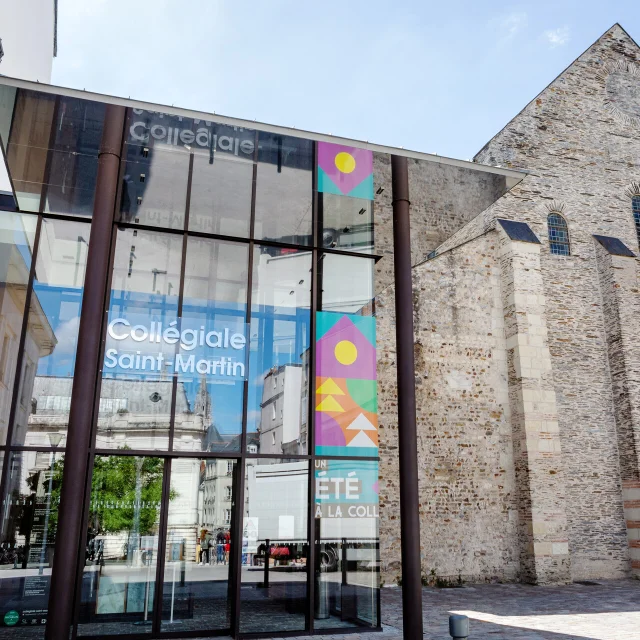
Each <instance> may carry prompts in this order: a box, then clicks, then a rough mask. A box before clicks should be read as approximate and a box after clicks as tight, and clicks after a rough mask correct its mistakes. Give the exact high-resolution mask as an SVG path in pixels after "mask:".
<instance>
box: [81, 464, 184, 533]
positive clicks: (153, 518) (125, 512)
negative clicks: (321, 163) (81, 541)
mask: <svg viewBox="0 0 640 640" xmlns="http://www.w3.org/2000/svg"><path fill="white" fill-rule="evenodd" d="M162 471H163V460H162V459H161V458H149V457H145V458H137V457H133V456H97V457H96V458H95V462H94V467H93V480H92V483H91V507H90V512H89V513H90V514H89V525H90V526H91V527H92V528H93V529H94V531H96V532H97V533H116V532H118V531H133V530H134V527H135V526H136V521H137V522H138V525H137V527H138V533H139V534H140V535H150V534H152V533H155V531H156V530H157V524H158V519H159V513H160V501H161V498H162ZM171 497H173V496H170V498H171Z"/></svg>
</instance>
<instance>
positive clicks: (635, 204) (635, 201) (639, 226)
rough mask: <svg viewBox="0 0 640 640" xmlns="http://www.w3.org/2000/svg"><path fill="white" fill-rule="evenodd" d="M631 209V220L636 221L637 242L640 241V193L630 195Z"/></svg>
mask: <svg viewBox="0 0 640 640" xmlns="http://www.w3.org/2000/svg"><path fill="white" fill-rule="evenodd" d="M631 211H633V220H634V222H635V223H636V233H637V234H638V243H640V195H635V196H631Z"/></svg>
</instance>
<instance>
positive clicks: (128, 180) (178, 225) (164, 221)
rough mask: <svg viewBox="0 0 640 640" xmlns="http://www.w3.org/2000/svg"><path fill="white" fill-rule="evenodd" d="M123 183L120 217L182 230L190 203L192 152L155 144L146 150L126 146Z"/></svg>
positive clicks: (124, 220)
mask: <svg viewBox="0 0 640 640" xmlns="http://www.w3.org/2000/svg"><path fill="white" fill-rule="evenodd" d="M126 157H127V160H126V162H127V164H126V167H125V174H124V177H123V182H122V200H121V203H120V212H121V220H122V221H123V222H132V223H139V224H144V225H150V226H153V227H158V228H166V229H183V228H184V213H185V208H186V205H187V183H188V179H189V154H188V153H186V152H185V151H184V150H182V151H181V150H176V149H172V148H170V147H166V146H164V145H161V144H156V145H154V146H152V147H151V148H149V149H147V150H146V152H145V151H144V150H142V149H141V147H137V146H127V156H126Z"/></svg>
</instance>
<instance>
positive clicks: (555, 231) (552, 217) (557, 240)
mask: <svg viewBox="0 0 640 640" xmlns="http://www.w3.org/2000/svg"><path fill="white" fill-rule="evenodd" d="M547 226H548V227H549V247H550V248H551V253H555V254H556V255H557V256H568V255H571V251H570V249H569V229H568V228H567V222H566V220H565V219H564V218H563V217H562V216H561V215H560V214H559V213H550V214H549V217H548V218H547Z"/></svg>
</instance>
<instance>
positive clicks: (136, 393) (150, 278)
mask: <svg viewBox="0 0 640 640" xmlns="http://www.w3.org/2000/svg"><path fill="white" fill-rule="evenodd" d="M181 259H182V237H180V236H175V235H170V234H163V233H157V232H152V231H137V230H134V229H120V230H119V231H118V235H117V241H116V251H115V259H114V270H113V280H112V283H111V299H110V302H109V316H108V320H109V327H108V330H107V339H106V344H105V361H104V365H103V380H102V387H101V391H100V407H99V415H98V433H97V439H96V445H97V446H98V447H100V448H122V447H128V448H132V449H166V448H167V446H168V439H169V423H170V418H171V398H172V387H173V380H172V378H173V360H172V354H173V353H174V352H175V342H177V338H175V337H174V336H175V335H178V336H179V333H180V332H179V331H178V330H177V320H178V292H179V288H180V264H181ZM172 323H176V324H174V325H173V326H172ZM160 336H164V337H165V338H166V339H165V340H162V342H161V338H160ZM188 409H189V407H188V405H187V400H186V397H185V396H184V394H180V395H179V396H178V398H177V400H176V413H178V414H180V413H186V412H187V411H188Z"/></svg>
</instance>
